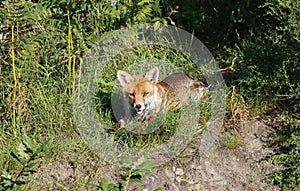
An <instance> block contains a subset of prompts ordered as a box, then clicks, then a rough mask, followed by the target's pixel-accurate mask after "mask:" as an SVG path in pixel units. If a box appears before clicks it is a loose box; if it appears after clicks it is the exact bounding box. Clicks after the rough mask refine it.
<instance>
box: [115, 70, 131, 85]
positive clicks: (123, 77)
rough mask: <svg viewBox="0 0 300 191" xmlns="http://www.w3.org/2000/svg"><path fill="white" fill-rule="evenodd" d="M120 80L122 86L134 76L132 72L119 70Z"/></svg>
mask: <svg viewBox="0 0 300 191" xmlns="http://www.w3.org/2000/svg"><path fill="white" fill-rule="evenodd" d="M118 80H119V82H120V84H121V86H125V85H126V84H128V83H129V82H130V81H131V80H132V76H131V75H130V74H128V73H127V72H124V71H122V70H119V71H118Z"/></svg>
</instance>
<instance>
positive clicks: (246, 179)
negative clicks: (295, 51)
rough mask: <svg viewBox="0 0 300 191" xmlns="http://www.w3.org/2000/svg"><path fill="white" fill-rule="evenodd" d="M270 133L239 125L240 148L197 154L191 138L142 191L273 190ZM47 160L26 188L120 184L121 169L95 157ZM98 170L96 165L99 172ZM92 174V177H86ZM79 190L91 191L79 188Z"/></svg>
mask: <svg viewBox="0 0 300 191" xmlns="http://www.w3.org/2000/svg"><path fill="white" fill-rule="evenodd" d="M269 132H270V130H269V128H268V127H267V126H266V125H264V124H263V123H261V122H259V121H257V120H250V121H247V122H245V123H244V126H243V127H242V128H241V129H240V132H239V135H240V136H239V141H240V144H239V145H238V147H237V148H234V149H229V148H226V147H224V145H223V144H222V133H221V137H220V138H219V142H218V143H217V144H215V146H214V147H213V148H211V149H210V150H209V151H207V152H205V153H203V151H201V150H200V143H201V140H200V139H196V140H194V141H193V142H192V143H191V144H190V145H189V147H188V148H187V149H186V151H185V152H184V155H183V156H181V157H179V158H176V159H173V160H172V161H170V162H168V163H166V164H164V165H162V166H160V167H157V168H155V169H154V170H153V171H152V172H151V173H150V174H147V175H145V176H144V177H143V188H144V191H152V190H155V189H156V188H161V189H162V190H165V191H182V190H187V191H188V190H190V191H192V190H193V191H210V190H213V191H227V190H228V191H235V190H236V191H260V190H261V191H277V190H280V189H279V188H277V187H275V186H273V185H272V184H271V183H270V182H269V181H268V180H267V179H266V175H267V174H269V173H271V172H272V171H273V170H274V169H275V168H276V167H275V166H273V164H272V163H271V161H270V159H268V156H269V155H270V154H271V153H272V149H271V148H268V147H267V142H268V139H269V136H268V134H269ZM64 156H65V157H64V158H60V159H57V160H55V161H52V162H51V163H49V164H48V165H47V166H45V167H43V168H40V169H39V171H38V173H36V174H35V175H34V178H33V183H32V184H31V185H32V188H28V189H30V190H82V188H83V187H80V188H79V187H78V185H79V183H78V182H82V184H85V182H97V181H100V179H101V178H102V177H105V178H106V179H108V180H109V182H114V183H116V182H119V181H121V180H120V178H119V173H120V171H121V169H120V167H118V166H117V165H114V164H110V163H108V162H103V161H102V162H99V161H101V160H99V161H98V160H96V159H95V158H96V157H95V158H94V159H93V158H87V159H85V160H83V159H79V158H77V159H75V158H74V156H75V155H74V153H69V154H68V153H66V154H64ZM99 166H101V167H100V168H99ZM91 174H93V175H91ZM33 188H34V189H33ZM84 190H93V189H91V188H84Z"/></svg>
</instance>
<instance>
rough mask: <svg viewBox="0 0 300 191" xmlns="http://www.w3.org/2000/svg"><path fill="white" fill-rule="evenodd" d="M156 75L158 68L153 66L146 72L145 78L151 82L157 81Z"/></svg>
mask: <svg viewBox="0 0 300 191" xmlns="http://www.w3.org/2000/svg"><path fill="white" fill-rule="evenodd" d="M158 75H159V70H158V68H157V67H154V68H152V69H151V70H149V71H148V72H147V73H146V75H145V78H146V79H148V80H149V81H151V82H157V81H158Z"/></svg>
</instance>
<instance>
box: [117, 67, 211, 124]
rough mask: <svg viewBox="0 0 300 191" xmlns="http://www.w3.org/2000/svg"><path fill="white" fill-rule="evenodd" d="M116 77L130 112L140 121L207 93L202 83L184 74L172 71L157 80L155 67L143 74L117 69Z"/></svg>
mask: <svg viewBox="0 0 300 191" xmlns="http://www.w3.org/2000/svg"><path fill="white" fill-rule="evenodd" d="M117 78H118V81H119V82H120V85H121V87H122V93H123V96H124V98H125V99H126V100H128V101H129V107H130V115H132V118H133V119H134V120H140V121H143V122H147V121H149V120H150V119H151V118H153V117H155V116H156V114H157V113H159V112H160V111H162V110H164V111H168V110H172V109H178V108H180V107H182V104H184V103H185V102H187V101H188V100H193V101H197V100H199V99H201V98H203V97H205V96H206V94H207V93H208V88H207V87H206V85H205V83H204V82H202V81H200V80H198V79H196V78H193V77H192V76H190V75H187V74H185V73H174V74H171V75H169V76H167V77H166V78H164V79H163V80H159V69H158V67H153V68H152V69H150V70H149V71H148V72H146V74H145V75H143V76H142V75H130V74H129V73H127V72H125V71H123V70H118V72H117ZM119 124H120V125H121V126H124V125H125V121H124V120H123V119H122V120H120V121H119Z"/></svg>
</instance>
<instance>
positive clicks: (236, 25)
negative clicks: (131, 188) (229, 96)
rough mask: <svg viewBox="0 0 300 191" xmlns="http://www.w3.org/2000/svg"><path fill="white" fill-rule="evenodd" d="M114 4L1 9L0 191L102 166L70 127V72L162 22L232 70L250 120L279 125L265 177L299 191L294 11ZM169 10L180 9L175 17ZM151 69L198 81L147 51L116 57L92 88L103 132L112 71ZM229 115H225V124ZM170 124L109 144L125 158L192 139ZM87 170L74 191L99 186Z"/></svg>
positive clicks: (166, 53) (175, 61)
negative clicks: (102, 48) (103, 42)
mask: <svg viewBox="0 0 300 191" xmlns="http://www.w3.org/2000/svg"><path fill="white" fill-rule="evenodd" d="M118 3H119V4H118V6H117V7H116V8H114V7H113V6H111V5H110V1H109V2H106V1H105V2H104V1H94V0H91V1H89V3H86V2H85V1H83V2H80V1H78V2H77V1H76V2H75V1H74V2H66V1H63V0H55V1H39V2H38V3H33V2H31V1H18V2H14V1H10V0H5V1H3V2H1V6H0V7H1V9H0V20H1V21H3V23H1V26H0V28H1V30H0V31H1V39H0V43H1V46H0V60H1V65H0V95H1V98H0V128H1V129H0V130H1V131H0V150H1V152H0V169H1V170H2V171H1V172H0V173H1V175H2V176H1V178H0V185H1V186H2V187H3V188H5V189H7V190H23V189H27V190H38V189H37V188H38V185H39V186H41V187H42V188H45V189H48V187H47V186H48V185H46V184H43V183H42V181H41V182H39V183H38V182H37V181H34V179H33V177H34V175H36V174H38V175H39V173H40V171H39V170H40V169H43V168H46V167H47V165H49V164H51V163H58V162H57V161H58V160H59V159H61V160H62V161H68V160H69V159H70V158H71V159H72V160H74V161H76V162H78V163H80V164H82V165H88V164H89V161H98V162H96V163H97V164H96V165H95V166H96V167H99V169H100V168H101V167H102V162H103V161H101V160H100V161H99V159H98V157H97V156H95V155H94V154H93V153H91V151H89V148H88V147H87V145H85V143H84V141H82V140H81V138H80V135H79V131H78V129H76V126H75V122H74V119H73V113H72V112H73V111H72V100H71V99H70V96H71V94H72V91H73V90H72V88H73V87H72V85H73V83H74V81H73V80H74V77H75V76H74V72H75V70H77V69H79V68H80V67H82V65H81V64H82V62H81V59H82V58H83V56H84V55H85V54H86V53H88V51H87V50H88V49H89V48H90V47H92V46H93V45H94V43H95V42H97V41H98V40H99V39H100V38H102V37H103V36H104V34H106V32H110V31H112V30H114V29H119V28H121V27H123V26H127V25H130V24H136V23H145V22H149V21H151V20H152V19H153V18H155V19H154V20H156V21H164V22H165V21H166V20H168V21H170V19H171V20H173V21H175V24H177V26H180V27H183V28H184V29H186V30H189V31H190V32H194V34H195V35H196V36H197V37H198V38H199V39H200V40H202V41H203V42H204V43H205V44H206V45H208V47H209V49H210V50H211V51H212V53H213V55H214V56H215V57H216V59H217V60H218V61H220V65H221V66H222V67H228V66H233V67H234V68H235V69H236V73H235V74H236V77H235V79H234V80H233V81H231V82H229V83H227V84H228V85H229V86H230V87H231V86H235V87H236V93H237V94H238V95H240V96H241V98H242V99H243V100H244V101H245V103H243V104H245V105H246V106H247V107H248V109H249V111H250V117H251V116H257V115H259V116H264V115H265V114H269V113H275V114H276V115H277V114H278V115H279V116H280V123H279V124H280V125H279V127H278V126H276V124H275V125H274V126H275V130H276V131H275V132H276V134H274V137H273V141H274V145H275V146H276V147H275V148H276V151H277V153H276V154H275V155H274V156H273V160H274V162H275V163H276V164H277V165H278V166H281V168H280V169H279V170H277V171H276V172H274V174H272V175H271V176H270V177H271V180H272V182H273V183H275V184H277V185H279V186H280V187H282V188H284V189H294V190H295V189H299V182H300V181H299V179H297V177H299V168H298V167H299V161H300V160H299V157H298V156H299V147H300V146H299V144H298V143H299V137H300V136H299V133H298V132H299V115H298V113H299V104H297V103H299V95H300V86H299V71H300V68H299V67H300V66H299V63H300V61H299V58H300V57H299V24H298V21H299V14H298V10H299V3H298V2H296V1H283V0H276V1H269V0H265V1H262V2H250V3H249V1H243V0H241V1H238V3H236V4H232V5H231V4H230V5H229V4H227V3H226V2H225V1H224V2H223V1H222V2H216V4H206V3H205V2H204V1H203V2H200V4H199V1H196V0H195V1H193V0H192V1H190V2H189V3H186V4H182V2H181V1H173V2H165V1H164V2H162V1H143V2H141V3H140V4H139V5H135V4H132V3H129V1H128V3H126V2H125V1H124V2H123V1H122V2H118ZM177 5H180V6H179V8H178V9H175V8H176V7H177ZM200 5H201V7H200V8H199V9H195V7H199V6H200ZM145 7H146V8H145ZM95 10H96V11H95ZM174 10H178V12H176V11H174ZM149 11H150V12H149ZM170 12H172V13H171V15H169V13H170ZM195 21H197V22H195ZM257 23H260V24H259V25H257ZM2 32H3V33H2ZM2 34H3V36H2ZM139 63H142V64H144V65H139ZM145 65H147V67H149V68H147V67H145ZM154 65H162V71H165V72H162V74H161V75H162V76H165V75H167V74H169V73H171V72H173V71H175V69H176V68H175V66H176V67H178V69H180V70H182V71H185V72H187V73H189V74H191V75H192V76H194V77H197V78H199V79H203V76H202V74H201V72H199V70H196V69H195V66H194V65H193V63H192V62H191V60H190V59H189V58H187V56H184V55H182V54H180V53H179V52H178V51H177V50H173V49H169V48H165V47H162V46H159V45H149V46H138V47H134V48H132V49H130V50H125V51H123V52H121V53H120V54H118V55H116V56H115V58H114V59H113V60H112V61H111V62H109V63H107V64H106V67H105V68H103V72H102V73H101V75H100V76H99V77H98V79H97V89H96V91H95V102H96V110H97V112H98V116H99V119H100V121H101V123H103V124H104V125H105V129H109V128H110V127H111V126H112V125H113V124H114V123H115V122H116V121H115V119H114V116H113V111H112V109H111V107H112V105H111V101H110V95H111V92H113V91H115V90H116V89H114V88H115V86H116V85H117V84H118V83H117V81H116V73H117V70H118V69H122V70H127V71H130V72H133V73H143V72H145V71H147V70H148V69H150V67H152V66H154ZM228 102H230V100H228ZM209 104H210V101H209V98H208V100H203V102H200V103H199V107H200V108H201V113H200V116H202V117H201V118H200V119H199V121H200V123H199V126H197V127H193V128H195V129H192V130H191V132H193V130H196V131H197V132H198V131H199V133H201V131H202V130H203V129H205V128H206V126H205V123H206V122H207V121H208V120H209V116H210V113H211V111H210V109H209V108H210V105H209ZM230 113H231V114H232V111H230V110H229V111H228V115H229V116H230V115H231V114H230ZM177 115H178V113H176V112H170V113H168V117H167V118H166V120H165V121H164V124H163V125H162V127H161V128H160V129H159V130H157V131H154V132H152V133H150V134H147V135H144V134H142V135H132V134H130V133H128V132H126V131H125V130H124V129H119V130H115V131H113V132H111V136H114V139H115V140H116V141H118V142H120V143H121V144H123V145H127V146H128V147H132V148H152V147H157V146H158V145H160V144H162V143H164V142H166V141H168V140H169V139H170V138H172V136H173V135H174V134H175V133H176V132H178V131H179V133H187V135H186V138H187V139H192V138H193V136H192V133H191V132H180V129H182V127H180V125H179V124H178V118H177ZM276 115H275V116H276ZM231 117H232V116H231ZM189 133H190V134H189ZM224 137H225V138H224V141H223V144H224V146H225V147H227V148H236V147H237V146H238V145H239V140H238V136H236V135H233V134H225V135H224ZM46 143H49V144H46ZM49 170H50V169H49ZM89 170H90V172H89V174H87V175H85V176H81V177H80V178H79V179H77V180H76V181H75V183H74V185H73V186H74V187H73V189H75V190H76V189H78V190H81V189H84V188H86V185H85V183H86V182H89V181H94V183H95V182H97V181H100V180H101V178H102V177H101V174H100V172H99V170H98V168H95V167H94V168H93V167H91V166H89ZM86 178H87V179H88V180H87V179H86ZM40 183H41V184H43V185H40ZM52 183H53V181H52ZM122 183H124V182H122ZM104 184H105V182H103V183H102V186H103V185H104ZM96 186H97V184H96ZM63 187H67V188H70V189H71V185H70V184H69V185H68V184H66V183H64V182H63V181H62V182H59V185H58V188H57V189H61V190H62V189H63ZM98 187H99V186H98Z"/></svg>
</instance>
